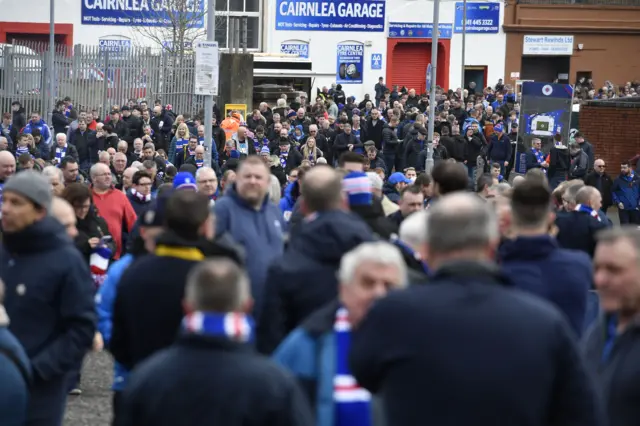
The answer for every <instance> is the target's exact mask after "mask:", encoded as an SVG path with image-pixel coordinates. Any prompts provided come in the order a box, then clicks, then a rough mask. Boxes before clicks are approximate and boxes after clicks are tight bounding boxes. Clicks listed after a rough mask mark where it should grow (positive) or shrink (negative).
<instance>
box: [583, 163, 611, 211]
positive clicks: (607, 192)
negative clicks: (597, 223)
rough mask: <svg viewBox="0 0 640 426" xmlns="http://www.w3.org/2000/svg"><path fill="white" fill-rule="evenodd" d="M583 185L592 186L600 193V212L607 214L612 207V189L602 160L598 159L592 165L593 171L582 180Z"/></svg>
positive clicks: (609, 177)
mask: <svg viewBox="0 0 640 426" xmlns="http://www.w3.org/2000/svg"><path fill="white" fill-rule="evenodd" d="M584 184H585V185H587V186H593V187H594V188H596V189H597V190H598V191H600V195H602V207H601V208H600V210H602V211H603V212H604V213H607V210H608V209H609V207H611V206H612V205H613V200H612V196H611V194H612V192H611V191H612V189H613V179H611V176H609V174H608V173H607V172H606V166H605V163H604V160H603V159H601V158H598V159H597V160H596V161H595V163H594V171H593V172H591V173H589V174H588V175H587V176H586V177H585V178H584Z"/></svg>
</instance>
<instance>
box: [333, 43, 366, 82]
mask: <svg viewBox="0 0 640 426" xmlns="http://www.w3.org/2000/svg"><path fill="white" fill-rule="evenodd" d="M337 47H338V48H337V52H338V58H337V70H336V83H338V84H362V74H363V67H362V65H363V63H364V44H361V43H341V44H339V45H338V46H337Z"/></svg>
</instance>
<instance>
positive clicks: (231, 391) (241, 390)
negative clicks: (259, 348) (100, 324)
mask: <svg viewBox="0 0 640 426" xmlns="http://www.w3.org/2000/svg"><path fill="white" fill-rule="evenodd" d="M118 414H119V415H121V416H122V422H121V423H120V422H119V423H118V424H120V425H121V426H176V425H180V426H203V425H224V426H266V425H269V426H309V425H313V424H314V416H313V414H312V412H311V409H310V407H309V404H308V402H307V400H306V398H305V397H304V395H303V393H302V392H301V390H300V388H299V386H298V384H297V383H296V381H295V380H294V379H293V378H292V377H291V375H290V374H289V373H288V372H286V371H284V370H283V369H282V368H280V367H279V366H277V365H275V364H274V363H273V362H272V361H270V360H269V359H267V358H264V357H262V356H260V355H256V354H253V353H252V352H251V350H250V349H249V348H248V347H247V346H246V345H241V344H238V343H235V342H231V341H228V340H223V339H221V338H215V337H210V336H199V335H188V334H184V335H181V336H180V337H179V338H178V339H177V341H176V343H175V344H174V345H172V346H171V347H170V348H168V349H166V350H164V351H162V352H160V353H158V354H156V355H154V356H153V357H151V358H150V359H148V360H147V361H146V362H144V363H143V364H142V365H141V366H140V367H139V368H138V369H137V370H136V371H135V372H134V373H133V374H132V375H131V377H130V378H129V382H128V384H127V388H126V390H125V391H124V394H123V403H122V410H121V411H120V412H119V413H118ZM119 420H120V419H119Z"/></svg>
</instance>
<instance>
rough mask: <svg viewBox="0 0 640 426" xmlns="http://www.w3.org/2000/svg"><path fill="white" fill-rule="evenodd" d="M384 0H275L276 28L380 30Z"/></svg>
mask: <svg viewBox="0 0 640 426" xmlns="http://www.w3.org/2000/svg"><path fill="white" fill-rule="evenodd" d="M384 13H385V0H351V1H346V0H276V30H279V31H362V32H382V31H384Z"/></svg>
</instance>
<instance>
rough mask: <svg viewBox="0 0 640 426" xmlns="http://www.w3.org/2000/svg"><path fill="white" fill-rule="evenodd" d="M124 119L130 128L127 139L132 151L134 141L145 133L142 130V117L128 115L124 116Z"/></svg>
mask: <svg viewBox="0 0 640 426" xmlns="http://www.w3.org/2000/svg"><path fill="white" fill-rule="evenodd" d="M122 121H124V122H125V123H126V124H127V127H128V128H129V134H128V135H127V138H126V139H125V140H126V141H127V142H128V144H129V146H128V151H129V152H132V151H133V141H134V140H136V139H137V138H141V137H142V135H143V134H144V132H143V131H142V118H139V117H136V116H134V115H130V116H128V117H122Z"/></svg>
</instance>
